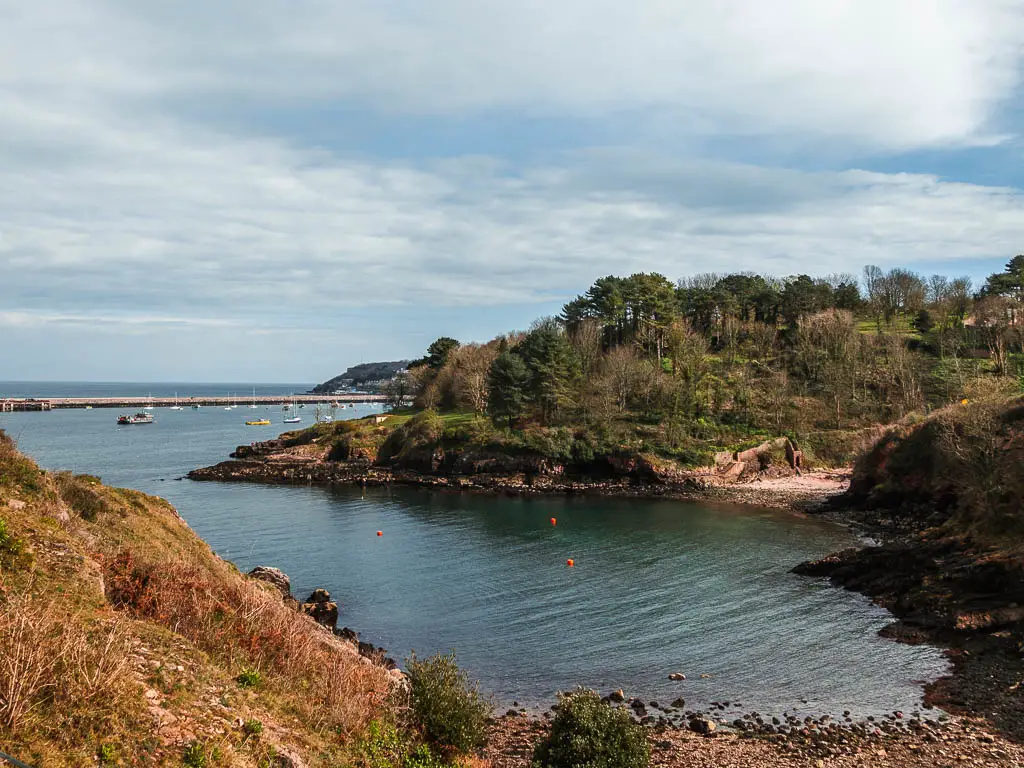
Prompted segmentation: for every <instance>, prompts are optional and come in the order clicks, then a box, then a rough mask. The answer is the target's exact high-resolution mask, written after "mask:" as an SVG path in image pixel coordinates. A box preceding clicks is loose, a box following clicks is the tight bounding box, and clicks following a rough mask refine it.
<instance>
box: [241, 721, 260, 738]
mask: <svg viewBox="0 0 1024 768" xmlns="http://www.w3.org/2000/svg"><path fill="white" fill-rule="evenodd" d="M242 733H244V734H245V735H246V736H259V735H260V734H261V733H263V723H261V722H260V721H259V720H256V719H255V718H250V719H248V720H246V721H245V722H244V723H242Z"/></svg>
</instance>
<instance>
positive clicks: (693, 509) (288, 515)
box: [0, 407, 945, 715]
mask: <svg viewBox="0 0 1024 768" xmlns="http://www.w3.org/2000/svg"><path fill="white" fill-rule="evenodd" d="M162 410H163V409H158V413H157V424H155V425H152V427H146V426H137V427H126V428H122V429H117V428H116V427H114V426H113V416H114V415H115V414H113V412H110V411H96V410H93V411H69V412H61V413H53V414H13V415H12V414H7V415H6V416H5V417H4V419H3V421H0V426H6V427H7V428H8V429H9V430H10V431H11V432H12V433H13V434H15V436H16V437H18V438H19V439H20V443H21V445H22V447H23V449H24V450H26V451H27V452H28V453H30V454H32V455H34V456H36V457H37V458H38V459H39V460H40V461H41V463H43V464H44V465H46V466H51V467H61V468H71V469H75V470H77V471H90V472H93V473H96V474H100V475H101V476H102V477H104V479H105V480H107V481H109V482H113V483H117V484H122V485H129V486H132V487H136V488H140V489H142V490H145V491H148V492H152V493H158V494H160V495H163V496H166V497H167V498H169V499H170V500H171V502H172V503H174V504H175V505H176V506H177V507H178V509H179V511H180V512H181V513H182V515H183V516H184V517H185V518H186V519H187V520H188V521H189V523H190V524H191V525H192V526H193V528H195V529H196V531H197V532H198V533H199V534H200V535H201V536H203V537H204V538H205V539H206V540H207V541H208V542H210V544H211V546H213V547H214V549H215V550H217V551H218V552H219V553H220V554H221V555H223V556H224V557H227V558H229V559H231V560H233V561H235V562H236V563H237V564H238V565H239V567H241V568H243V569H248V568H251V567H252V566H254V565H258V564H262V565H276V566H278V567H280V568H282V569H283V570H285V571H286V572H287V573H288V574H289V575H290V576H291V578H292V583H293V589H294V591H295V592H296V594H298V595H299V596H300V597H302V596H304V594H303V593H308V591H309V590H311V589H312V588H313V587H315V586H325V587H327V588H328V589H329V590H330V591H331V592H332V594H333V595H334V596H335V598H336V599H337V600H338V602H339V604H340V606H341V616H342V618H341V622H340V623H342V624H345V625H348V626H351V627H353V628H355V629H357V630H359V631H360V632H361V633H362V635H363V637H364V638H365V639H367V640H370V641H371V642H374V643H378V644H381V645H383V646H385V647H386V648H388V649H390V651H391V652H392V654H393V655H395V656H397V657H402V656H404V655H406V654H407V653H408V652H409V651H410V650H411V649H415V650H416V651H417V652H418V653H420V654H428V653H432V652H434V651H438V650H440V651H448V650H451V649H455V650H456V651H457V652H458V655H459V659H460V663H461V664H462V665H463V666H465V667H467V668H469V669H470V670H472V672H473V673H474V674H475V675H476V676H478V677H479V678H480V680H481V682H482V685H483V687H484V688H485V689H486V690H488V691H490V692H491V693H493V694H494V695H495V697H496V698H497V699H498V700H499V701H500V702H502V703H510V702H511V701H512V700H518V701H520V702H530V703H536V702H542V701H550V700H551V699H552V698H553V694H554V692H555V691H557V690H559V689H563V690H564V689H567V688H571V687H573V686H575V685H578V684H582V685H587V686H592V687H595V688H598V689H600V690H602V691H607V690H610V689H613V688H619V687H622V688H624V689H626V691H627V692H630V693H634V694H640V695H643V696H645V697H655V698H661V699H669V700H671V699H673V698H675V697H677V696H680V695H682V696H684V697H685V698H686V699H687V705H688V706H700V705H701V704H706V703H707V702H709V701H712V700H715V701H726V700H728V701H731V702H736V701H739V702H741V703H742V704H743V705H744V706H745V708H747V709H750V708H756V709H759V710H761V711H764V712H769V711H782V710H783V709H789V710H790V711H800V710H801V709H805V710H811V711H821V710H827V711H832V712H836V711H841V710H843V709H851V710H854V711H855V712H858V713H860V714H865V715H866V714H871V713H876V712H879V711H883V710H892V709H896V708H899V709H907V710H912V709H914V707H915V706H916V704H917V702H918V701H919V698H920V686H919V684H918V683H919V681H920V680H922V679H926V678H931V677H934V676H936V675H937V674H940V673H941V672H942V671H943V670H944V669H945V666H944V662H943V660H942V659H941V656H940V655H939V653H938V652H937V651H936V650H935V649H932V648H928V647H908V646H901V645H898V644H895V643H892V642H889V641H886V640H882V639H880V638H878V637H877V635H876V632H877V630H878V629H879V628H880V627H882V626H883V625H884V624H885V623H886V622H887V616H888V615H887V614H886V612H884V611H883V610H881V609H879V608H877V607H876V606H873V605H871V604H870V602H868V601H867V600H866V599H865V598H863V597H861V596H859V595H855V594H851V593H848V592H844V591H840V590H836V589H833V588H831V587H829V586H828V585H827V584H825V583H824V582H821V581H815V580H809V579H806V578H802V577H798V576H794V575H792V574H790V573H789V569H790V568H791V567H792V566H793V565H795V564H796V563H798V562H800V561H802V560H805V559H807V558H811V557H818V556H821V555H823V554H825V553H827V552H829V551H831V550H834V549H837V548H841V547H843V546H848V545H849V544H850V543H851V538H850V536H849V534H848V533H847V532H846V531H844V530H843V529H841V528H839V527H837V526H834V525H832V524H829V523H825V522H822V521H819V520H813V519H806V518H801V517H798V516H794V515H790V514H785V513H778V512H768V511H764V512H759V511H750V510H749V509H740V508H736V507H729V506H716V507H714V508H711V507H709V506H704V505H698V504H689V503H681V502H673V501H637V500H632V499H630V500H615V499H593V498H568V499H564V498H543V499H510V498H502V497H489V496H479V495H459V494H437V493H426V492H421V491H417V490H412V489H391V490H388V489H375V490H368V491H366V492H361V491H360V490H358V489H347V488H346V489H334V490H328V489H323V488H295V487H290V488H289V487H265V486H253V485H234V484H224V485H221V484H208V483H192V482H189V481H187V480H186V481H175V480H174V478H175V477H178V476H180V475H182V474H184V473H185V472H186V471H187V470H188V469H191V468H193V467H195V466H201V465H205V464H210V463H213V462H215V461H218V460H221V459H222V458H224V457H225V455H226V453H227V452H228V451H229V450H230V449H231V448H232V447H233V446H234V445H235V444H237V443H240V442H249V441H251V440H252V439H255V438H254V437H253V435H254V434H255V433H254V432H253V431H252V429H253V428H246V427H244V425H242V424H241V421H242V420H243V419H244V418H246V417H247V416H248V414H247V413H245V412H242V411H233V412H225V411H223V410H218V409H211V410H210V411H209V412H207V411H201V412H198V413H181V412H170V411H167V412H164V413H162V412H161V411H162ZM368 410H369V408H368V407H364V408H363V409H362V410H361V411H357V412H356V415H360V414H365V413H366V412H368ZM274 426H275V428H270V433H271V434H274V433H276V432H277V431H278V429H277V428H276V427H277V425H276V424H275V425H274ZM265 436H267V435H266V433H263V434H262V437H265ZM552 517H555V518H557V520H558V524H557V526H552V525H551V524H550V518H552ZM378 530H380V531H383V533H384V535H383V536H382V537H377V536H376V531H378ZM570 557H571V558H573V559H574V560H575V563H576V566H575V568H571V569H570V568H567V567H566V564H565V563H566V559H567V558H570ZM675 671H679V672H683V673H685V674H686V675H687V678H688V679H687V680H686V681H685V682H683V683H673V682H670V681H669V680H668V679H667V678H668V674H669V673H670V672H675ZM702 674H704V675H709V677H704V678H702V677H701V675H702ZM803 702H806V703H803Z"/></svg>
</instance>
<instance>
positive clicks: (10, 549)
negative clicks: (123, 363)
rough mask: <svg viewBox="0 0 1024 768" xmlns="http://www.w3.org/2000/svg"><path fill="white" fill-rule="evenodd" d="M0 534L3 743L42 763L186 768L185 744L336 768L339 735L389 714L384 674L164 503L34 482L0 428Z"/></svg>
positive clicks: (56, 479)
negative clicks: (250, 726)
mask: <svg viewBox="0 0 1024 768" xmlns="http://www.w3.org/2000/svg"><path fill="white" fill-rule="evenodd" d="M12 502H13V503H12ZM0 521H3V526H4V532H3V542H0V543H2V544H3V546H2V547H0V550H2V551H0V560H2V562H0V744H2V745H3V747H0V748H3V749H5V751H9V752H11V753H12V754H15V755H16V756H18V757H19V758H21V759H24V760H26V761H27V762H29V763H30V764H32V765H36V766H39V768H45V767H46V766H81V765H90V764H95V760H96V755H97V754H98V752H99V751H100V750H101V749H102V750H106V751H107V752H112V753H113V754H114V755H115V756H116V757H114V758H113V760H114V763H112V764H117V765H154V766H156V765H175V766H180V765H181V764H182V750H183V749H184V746H183V745H184V744H186V743H188V742H191V741H197V742H201V743H202V744H203V745H205V746H207V747H210V748H211V749H212V747H214V746H215V747H217V750H218V751H219V753H220V755H221V759H220V761H219V762H218V763H217V764H218V765H228V764H230V765H237V766H245V767H246V768H255V767H256V766H262V765H273V764H277V763H276V762H275V758H274V757H273V755H274V754H275V753H277V754H294V755H296V756H298V757H301V758H302V759H303V760H304V761H305V763H306V764H307V765H310V766H311V767H312V766H317V767H319V766H327V765H337V764H344V763H345V762H346V760H347V757H346V750H347V749H348V747H347V746H346V745H347V744H351V743H352V741H353V740H352V739H347V738H346V737H352V736H355V737H357V736H358V735H361V730H362V728H363V727H364V725H365V724H366V723H367V722H368V721H370V720H372V719H374V718H379V717H382V716H386V713H387V712H388V711H389V709H390V707H391V702H390V701H388V695H389V691H390V690H391V681H390V677H389V675H388V674H387V672H386V670H383V669H380V668H378V667H375V666H372V665H370V664H368V663H366V662H365V660H363V659H362V658H361V657H359V655H358V654H357V653H356V652H355V651H354V649H352V648H351V646H350V645H348V644H346V643H344V642H343V641H341V640H340V639H338V638H335V637H334V636H333V635H332V634H330V633H329V632H327V631H326V630H324V629H323V628H321V627H319V626H318V625H316V624H315V623H314V622H312V620H310V619H309V618H308V617H306V616H303V615H301V614H299V613H298V612H297V611H295V610H293V609H292V608H290V607H289V606H287V605H285V604H284V603H283V601H282V600H281V598H280V595H279V594H277V593H276V592H274V593H271V592H270V591H268V589H267V588H265V585H262V584H260V583H259V582H253V581H251V580H249V579H247V578H245V577H244V576H242V575H241V574H239V572H238V570H237V569H236V568H234V566H232V565H231V564H230V563H227V562H225V561H223V560H221V559H220V558H218V557H217V556H216V555H215V554H214V553H213V552H212V551H211V550H210V548H209V546H207V545H206V543H205V542H203V541H202V540H201V539H200V538H199V537H197V536H196V535H195V534H194V533H193V532H192V531H191V530H190V529H189V527H188V526H187V525H186V524H185V523H184V521H183V520H182V519H181V518H180V517H179V516H178V515H177V513H176V511H175V510H174V508H173V507H171V505H170V504H168V503H167V502H166V501H164V500H162V499H157V498H154V497H151V496H147V495H145V494H142V493H139V492H137V491H132V490H126V489H117V488H110V487H107V486H104V485H102V483H100V482H99V480H98V479H97V478H91V477H88V476H72V475H70V474H66V473H49V472H44V471H41V470H40V469H39V468H38V467H37V466H36V465H35V463H34V462H32V461H31V460H30V459H28V458H26V457H24V456H23V455H21V454H20V453H19V452H18V451H17V449H16V447H15V446H14V444H13V443H12V442H11V441H10V439H9V438H7V437H6V435H4V434H3V433H2V431H0ZM129 553H130V554H129ZM112 604H113V606H114V607H117V608H121V609H122V610H112ZM243 669H250V670H257V671H258V672H259V673H260V678H261V682H260V683H259V685H257V686H256V687H255V688H243V687H242V686H241V685H240V684H239V683H238V682H237V681H236V677H237V676H238V674H239V672H241V671H242V670H243ZM249 719H255V720H259V721H260V722H262V723H263V724H264V728H263V734H262V735H261V736H259V737H254V736H252V735H250V734H247V733H246V732H245V731H244V729H243V728H242V727H241V726H240V725H238V723H239V722H245V721H247V720H249ZM104 764H106V763H104Z"/></svg>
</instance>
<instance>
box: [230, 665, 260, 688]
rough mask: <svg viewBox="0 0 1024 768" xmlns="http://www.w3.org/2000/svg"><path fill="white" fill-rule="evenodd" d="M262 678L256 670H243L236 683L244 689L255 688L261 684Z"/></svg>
mask: <svg viewBox="0 0 1024 768" xmlns="http://www.w3.org/2000/svg"><path fill="white" fill-rule="evenodd" d="M261 680H262V677H261V676H260V673H259V672H257V671H256V670H255V669H243V670H242V671H241V672H240V673H239V675H238V677H236V678H235V681H236V682H237V683H238V684H239V685H240V686H242V687H243V688H255V687H256V686H257V685H259V684H260V681H261Z"/></svg>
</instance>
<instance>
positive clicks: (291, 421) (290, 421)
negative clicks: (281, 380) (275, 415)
mask: <svg viewBox="0 0 1024 768" xmlns="http://www.w3.org/2000/svg"><path fill="white" fill-rule="evenodd" d="M294 407H295V403H294V402H291V403H285V404H284V405H282V406H281V410H282V411H290V410H291V409H292V408H294ZM300 421H302V417H301V416H286V417H285V418H284V423H285V424H298V423H299V422H300Z"/></svg>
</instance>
